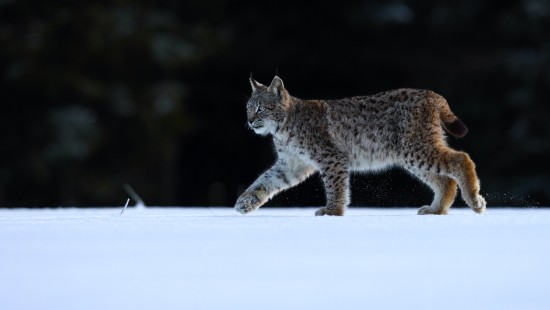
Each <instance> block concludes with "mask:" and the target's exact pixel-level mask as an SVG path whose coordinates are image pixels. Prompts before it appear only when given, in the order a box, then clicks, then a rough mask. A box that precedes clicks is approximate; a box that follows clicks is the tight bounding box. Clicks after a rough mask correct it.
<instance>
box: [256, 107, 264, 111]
mask: <svg viewBox="0 0 550 310" xmlns="http://www.w3.org/2000/svg"><path fill="white" fill-rule="evenodd" d="M263 111H265V107H263V106H258V108H257V109H256V112H260V113H261V112H263Z"/></svg>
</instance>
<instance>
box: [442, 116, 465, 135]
mask: <svg viewBox="0 0 550 310" xmlns="http://www.w3.org/2000/svg"><path fill="white" fill-rule="evenodd" d="M445 129H447V132H448V133H449V134H450V135H451V136H453V137H455V138H462V137H464V136H465V135H466V134H467V133H468V127H466V125H464V123H463V122H462V121H461V120H460V119H459V118H457V119H456V120H455V121H454V122H452V123H448V124H445Z"/></svg>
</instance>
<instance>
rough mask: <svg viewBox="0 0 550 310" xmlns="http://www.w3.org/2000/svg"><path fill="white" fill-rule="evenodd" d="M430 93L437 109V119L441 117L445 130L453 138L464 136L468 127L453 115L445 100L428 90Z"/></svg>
mask: <svg viewBox="0 0 550 310" xmlns="http://www.w3.org/2000/svg"><path fill="white" fill-rule="evenodd" d="M430 95H431V96H430V97H431V98H432V99H433V100H434V101H435V104H436V106H437V107H438V109H439V119H441V123H442V124H443V128H444V129H445V131H447V132H448V133H449V134H450V135H451V136H453V137H455V138H462V137H464V136H465V135H466V134H467V133H468V127H466V125H464V123H463V122H462V121H461V120H460V118H458V117H457V116H456V115H454V113H453V112H452V111H451V108H450V107H449V104H448V103H447V100H445V98H443V97H442V96H440V95H438V94H436V93H434V92H430Z"/></svg>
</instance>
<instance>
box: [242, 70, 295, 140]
mask: <svg viewBox="0 0 550 310" xmlns="http://www.w3.org/2000/svg"><path fill="white" fill-rule="evenodd" d="M250 85H251V86H252V96H250V99H249V100H248V103H247V105H246V113H247V119H248V126H250V128H251V129H252V130H254V132H255V133H257V134H259V135H264V136H265V135H268V134H274V133H276V132H277V131H278V130H279V127H281V125H282V124H283V122H284V120H285V117H286V111H287V108H288V105H289V103H290V95H289V94H288V92H287V91H286V89H285V86H284V84H283V80H281V79H280V78H279V77H278V76H275V77H274V78H273V81H271V85H269V86H265V85H262V84H260V83H258V82H256V81H255V80H254V79H253V78H252V77H250Z"/></svg>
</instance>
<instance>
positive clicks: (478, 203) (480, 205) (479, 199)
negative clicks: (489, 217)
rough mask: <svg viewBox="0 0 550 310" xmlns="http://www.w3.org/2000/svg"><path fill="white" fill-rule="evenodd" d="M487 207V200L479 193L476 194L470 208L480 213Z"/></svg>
mask: <svg viewBox="0 0 550 310" xmlns="http://www.w3.org/2000/svg"><path fill="white" fill-rule="evenodd" d="M486 209H487V201H485V198H483V196H481V195H477V196H476V197H475V199H474V204H473V206H472V210H474V212H475V213H477V214H482V213H484V212H485V210H486Z"/></svg>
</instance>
